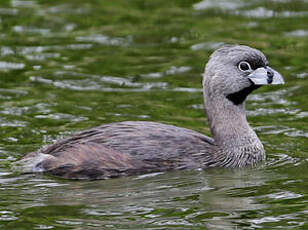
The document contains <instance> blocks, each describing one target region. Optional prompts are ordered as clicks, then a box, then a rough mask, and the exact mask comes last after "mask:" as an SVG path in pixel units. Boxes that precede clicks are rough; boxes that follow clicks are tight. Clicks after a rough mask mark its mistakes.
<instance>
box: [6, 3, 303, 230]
mask: <svg viewBox="0 0 308 230" xmlns="http://www.w3.org/2000/svg"><path fill="white" fill-rule="evenodd" d="M307 17H308V3H307V1H306V0H301V1H300V0H296V1H291V0H280V1H276V0H268V1H263V0H253V1H244V0H232V1H225V0H216V1H214V0H203V1H200V0H183V1H177V0H169V1H163V0H147V1H141V0H130V1H127V0H118V1H108V0H88V1H82V0H66V1H63V0H61V1H60V0H54V1H47V0H40V1H39V0H27V1H25V0H10V1H8V0H3V1H1V3H0V74H1V77H0V126H1V127H0V138H1V142H0V197H1V198H0V229H14V230H15V229H276V228H277V229H278V228H280V229H307V228H308V221H307V215H308V167H307V166H308V142H307V138H308V125H307V120H308V102H307V90H308V83H307V78H308V66H307V53H308V46H307V35H308V27H307V25H308V20H307ZM225 43H238V44H246V45H250V46H253V47H256V48H258V49H261V50H262V51H263V52H264V53H265V54H266V55H267V57H268V59H269V60H270V63H271V66H272V67H273V68H275V69H277V70H279V72H281V74H282V75H283V76H284V77H285V80H286V84H285V85H283V86H275V87H271V86H270V87H263V88H261V89H259V90H257V91H256V92H254V93H253V94H252V95H251V96H249V98H248V101H247V110H248V111H247V114H248V119H249V121H250V123H251V125H252V126H253V127H255V129H256V131H257V133H258V135H259V137H260V139H261V140H262V141H263V143H264V145H265V148H266V151H267V161H266V163H265V164H263V165H262V166H260V167H258V168H256V169H241V170H226V169H211V170H206V171H177V172H168V173H157V174H149V175H144V176H136V177H127V178H119V179H113V180H107V181H89V182H78V181H68V180H61V179H58V178H54V177H49V176H44V175H16V174H14V173H12V171H11V169H10V165H11V163H12V162H14V161H15V160H17V159H20V158H21V157H22V156H24V155H25V154H26V153H27V152H30V151H34V150H36V149H37V148H39V147H40V146H44V145H47V144H49V143H52V142H53V141H55V140H57V139H60V138H62V137H65V136H68V135H70V134H72V133H74V132H77V131H80V130H84V129H86V128H90V127H94V126H97V125H101V124H105V123H110V122H116V121H126V120H146V121H158V122H164V123H168V124H173V125H177V126H182V127H186V128H191V129H194V130H197V131H200V132H202V133H205V134H207V135H210V132H209V129H208V122H207V119H206V117H205V115H204V111H203V110H204V108H203V104H202V103H203V102H202V93H201V72H202V71H203V68H204V64H205V63H206V61H207V60H208V58H209V55H210V53H211V52H213V50H214V49H216V48H217V47H219V46H221V45H222V44H225Z"/></svg>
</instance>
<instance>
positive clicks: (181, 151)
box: [14, 45, 284, 179]
mask: <svg viewBox="0 0 308 230" xmlns="http://www.w3.org/2000/svg"><path fill="white" fill-rule="evenodd" d="M283 83H284V80H283V78H282V76H281V75H280V74H279V73H278V72H277V71H275V70H274V69H272V68H271V67H270V66H269V63H268V61H267V59H266V57H265V56H264V54H263V53H262V52H261V51H259V50H257V49H254V48H251V47H248V46H244V45H225V46H223V47H221V48H219V49H217V50H216V51H214V53H213V54H212V55H211V56H210V58H209V61H208V63H207V64H206V67H205V71H204V74H203V95H204V102H205V107H206V113H207V116H208V120H209V124H210V130H211V133H212V135H213V138H211V137H208V136H205V135H203V134H201V133H199V132H196V131H193V130H190V129H186V128H180V127H176V126H172V125H167V124H162V123H157V122H147V121H125V122H117V123H110V124H105V125H102V126H99V127H95V128H92V129H89V130H86V131H83V132H80V133H78V134H75V135H73V136H71V137H68V138H66V139H62V140H60V141H57V142H55V143H54V144H51V145H49V146H47V147H44V148H42V149H40V150H38V151H36V152H32V153H29V154H27V155H26V156H25V157H23V158H22V159H21V160H20V161H18V162H17V163H16V164H15V166H14V168H15V169H18V170H19V171H22V172H24V173H37V172H44V173H48V174H51V175H54V176H58V177H63V178H69V179H107V178H113V177H119V176H127V175H138V174H144V173H150V172H159V171H169V170H175V169H196V168H200V169H206V168H210V167H227V168H239V167H253V166H256V165H257V164H258V163H260V162H261V161H263V160H264V159H265V151H264V147H263V145H262V143H261V141H260V140H259V138H258V137H257V135H256V133H255V132H254V130H253V129H252V128H251V127H250V125H249V124H248V122H247V119H246V114H245V99H246V97H247V96H248V94H250V93H251V92H252V91H253V90H255V89H257V88H259V87H260V86H262V85H276V84H283Z"/></svg>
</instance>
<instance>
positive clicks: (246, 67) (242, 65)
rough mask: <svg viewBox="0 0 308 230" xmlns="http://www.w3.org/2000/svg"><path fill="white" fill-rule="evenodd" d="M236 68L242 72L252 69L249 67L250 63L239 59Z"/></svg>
mask: <svg viewBox="0 0 308 230" xmlns="http://www.w3.org/2000/svg"><path fill="white" fill-rule="evenodd" d="M238 69H239V70H240V71H242V72H245V73H246V72H251V71H252V69H251V66H250V64H249V63H248V62H247V61H241V62H240V63H239V64H238Z"/></svg>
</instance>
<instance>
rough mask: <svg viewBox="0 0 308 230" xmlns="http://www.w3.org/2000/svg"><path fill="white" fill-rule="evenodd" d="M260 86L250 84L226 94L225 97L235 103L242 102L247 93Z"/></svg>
mask: <svg viewBox="0 0 308 230" xmlns="http://www.w3.org/2000/svg"><path fill="white" fill-rule="evenodd" d="M259 87H260V86H257V85H254V84H252V85H251V86H249V87H247V88H244V89H242V90H240V91H238V92H235V93H231V94H229V95H227V96H226V97H227V98H228V99H229V100H230V101H232V102H233V104H235V105H239V104H242V103H243V102H244V101H245V100H246V97H247V96H248V94H250V93H251V92H252V91H253V90H255V89H257V88H259Z"/></svg>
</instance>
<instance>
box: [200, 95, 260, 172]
mask: <svg viewBox="0 0 308 230" xmlns="http://www.w3.org/2000/svg"><path fill="white" fill-rule="evenodd" d="M204 99H205V100H204V101H205V107H206V112H207V115H208V119H209V123H210V128H211V132H212V134H213V137H214V140H215V144H216V145H217V146H218V148H219V151H220V152H221V153H220V154H221V155H222V156H221V157H222V158H221V161H222V162H227V163H232V164H234V165H223V166H230V167H237V166H243V165H240V164H245V165H251V164H253V165H254V164H255V163H256V162H257V161H260V160H262V159H264V149H263V145H262V143H261V141H260V140H259V138H258V136H257V135H256V133H255V132H254V130H253V129H252V128H251V127H250V125H249V124H248V122H247V119H246V112H245V101H243V102H242V103H240V104H235V103H234V102H233V101H231V100H230V99H229V98H227V97H226V96H225V95H215V96H212V97H211V96H209V95H208V94H207V93H204ZM249 155H251V156H249ZM247 157H248V158H251V157H252V158H253V159H252V160H251V162H250V161H249V160H247ZM241 159H242V161H241ZM244 159H245V160H244ZM255 161H256V162H255ZM227 163H226V164H227Z"/></svg>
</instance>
